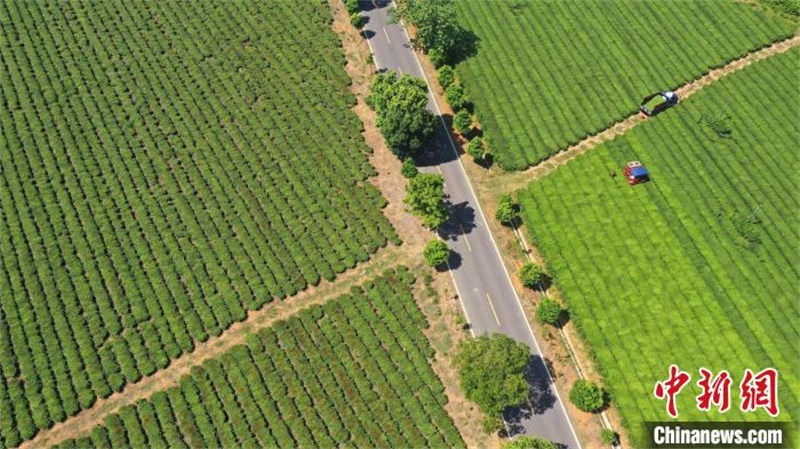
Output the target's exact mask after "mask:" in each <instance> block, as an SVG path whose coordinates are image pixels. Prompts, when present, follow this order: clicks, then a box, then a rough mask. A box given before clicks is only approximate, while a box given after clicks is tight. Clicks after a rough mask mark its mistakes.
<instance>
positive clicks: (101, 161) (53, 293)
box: [0, 2, 396, 447]
mask: <svg viewBox="0 0 800 449" xmlns="http://www.w3.org/2000/svg"><path fill="white" fill-rule="evenodd" d="M96 6H97V7H96V8H87V7H85V5H80V4H67V3H63V4H58V5H51V6H47V7H45V6H44V5H40V4H35V3H3V4H2V5H0V22H2V23H4V24H10V25H9V26H10V27H11V28H9V33H11V34H9V36H11V35H12V34H13V35H14V36H17V38H13V39H5V40H3V41H2V43H0V51H1V52H2V54H3V59H4V62H5V67H6V70H3V71H2V73H0V90H2V97H0V99H1V100H2V102H3V107H2V108H0V124H2V128H3V129H4V130H8V132H5V133H4V139H5V140H4V141H5V147H7V148H8V149H9V151H3V152H2V154H0V164H2V167H3V169H2V171H3V181H2V182H3V186H2V187H0V217H2V218H0V235H2V236H3V237H2V238H1V239H0V248H2V253H1V254H2V256H0V257H2V265H3V266H4V267H5V269H4V270H5V273H6V274H5V275H3V276H0V303H1V304H2V308H1V309H2V317H0V318H1V319H0V369H1V370H2V374H3V376H2V380H0V432H1V433H0V446H6V447H8V446H16V445H18V444H19V443H20V442H21V441H24V440H27V439H29V438H31V437H33V436H34V435H35V434H36V432H38V431H39V430H40V429H44V428H48V427H50V426H51V425H52V424H53V423H55V422H59V421H63V420H64V419H66V418H67V417H68V416H71V415H74V414H75V413H77V412H79V411H80V410H82V409H85V408H86V407H88V406H90V405H91V404H92V403H93V402H94V401H95V400H96V398H98V397H106V396H108V395H109V394H111V393H112V392H113V391H119V390H120V389H122V388H123V387H124V386H125V385H126V384H127V383H129V382H134V381H137V380H138V379H140V378H141V377H142V376H146V375H149V374H152V373H153V372H155V371H156V370H158V369H161V368H164V367H165V366H167V365H168V364H169V362H170V360H171V359H174V358H175V357H178V356H179V355H181V354H183V353H185V352H187V351H191V350H192V349H193V348H194V345H195V343H196V342H197V341H205V340H206V339H207V338H208V337H209V336H210V335H219V334H220V333H221V332H222V331H223V330H224V329H226V328H227V327H228V326H230V325H231V324H232V323H233V322H235V321H239V320H242V319H243V318H244V317H245V316H246V314H247V311H248V310H254V309H258V308H260V307H261V306H263V304H264V303H266V302H268V301H270V300H272V298H276V297H277V298H284V297H286V296H291V295H293V294H295V293H296V292H298V291H300V290H302V289H305V288H306V287H307V286H308V285H313V284H317V283H318V282H320V280H321V279H332V278H333V277H334V276H335V275H336V273H339V272H342V271H343V270H346V269H348V268H350V267H353V266H354V265H355V264H356V263H357V262H359V261H363V260H366V259H367V258H368V257H369V255H370V254H372V253H374V252H375V251H376V250H377V249H378V248H380V247H382V246H383V245H385V244H386V242H387V240H388V239H395V238H396V235H395V233H394V230H393V229H392V228H391V225H390V224H389V222H388V221H387V220H386V219H385V217H384V216H383V214H382V213H381V208H382V207H384V206H385V204H386V201H385V199H384V198H383V197H381V195H380V193H379V192H378V190H377V189H375V188H374V187H372V186H371V185H369V184H367V183H364V182H363V181H364V180H365V179H366V178H367V177H369V176H371V175H373V174H374V169H373V168H372V167H371V166H370V164H369V161H368V159H367V157H366V156H367V154H368V151H369V150H368V148H367V147H366V145H365V144H364V142H363V139H362V138H361V136H360V133H359V130H360V129H361V124H360V122H359V120H358V118H357V117H356V115H355V114H354V113H353V112H352V111H350V110H349V109H348V108H349V107H351V106H352V105H353V104H354V103H355V98H354V97H353V95H352V94H351V93H350V92H349V91H348V84H349V83H350V80H349V78H348V76H347V74H346V72H345V71H344V70H342V65H343V63H344V59H343V56H342V55H341V52H340V51H339V48H338V46H339V45H340V43H339V41H338V39H337V37H336V36H335V34H334V33H332V32H331V30H330V28H329V23H330V20H331V19H330V13H329V9H328V6H327V4H325V3H323V2H301V3H300V4H290V3H289V2H267V3H263V4H244V3H240V4H234V3H230V4H222V3H220V4H185V5H178V4H174V3H160V4H158V5H144V4H139V5H134V4H126V5H125V6H124V7H120V5H117V4H111V3H107V4H98V5H96ZM154 15H155V16H158V21H157V23H156V22H154V21H153V20H152V18H153V16H154ZM275 18H280V20H278V19H275ZM287 30H292V31H291V32H287ZM167 36H169V37H167ZM310 43H313V45H310ZM264 55H269V57H268V58H267V57H266V56H264Z"/></svg>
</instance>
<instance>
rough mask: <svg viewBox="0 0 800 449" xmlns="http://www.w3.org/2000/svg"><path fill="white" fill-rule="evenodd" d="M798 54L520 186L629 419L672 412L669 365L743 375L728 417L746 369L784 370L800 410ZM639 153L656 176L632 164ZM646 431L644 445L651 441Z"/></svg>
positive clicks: (795, 413) (527, 218) (788, 399)
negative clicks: (639, 179) (640, 176)
mask: <svg viewBox="0 0 800 449" xmlns="http://www.w3.org/2000/svg"><path fill="white" fill-rule="evenodd" d="M798 72H800V50H797V49H793V50H791V51H790V52H789V53H787V54H782V55H776V56H773V57H771V58H770V59H767V60H765V61H762V62H758V63H756V64H754V65H751V66H749V67H747V68H745V69H743V70H742V71H740V72H737V73H735V74H732V75H730V76H729V77H727V78H724V79H723V80H721V81H719V82H718V83H716V84H713V85H711V86H709V87H707V88H705V89H704V90H703V91H701V92H699V93H697V94H696V95H695V96H693V97H692V98H690V99H688V100H687V101H686V102H685V103H684V104H681V105H679V106H677V107H676V108H673V109H671V110H669V111H667V112H666V113H664V114H662V115H660V116H658V117H657V118H655V119H649V120H648V121H647V122H645V123H643V124H641V125H639V126H638V127H636V128H635V129H633V130H632V131H631V132H630V133H629V134H627V135H625V136H624V137H620V138H617V139H616V140H613V141H611V142H608V143H606V144H603V145H601V146H600V147H598V148H596V149H594V150H592V152H590V153H588V154H586V155H584V156H581V157H580V158H578V159H576V160H574V161H572V162H570V163H569V164H568V165H566V166H564V167H561V168H560V169H558V170H556V171H555V172H554V173H552V174H551V175H549V176H547V177H545V178H543V179H541V180H539V181H536V182H533V183H532V184H531V185H530V186H529V188H528V189H527V190H524V191H520V192H518V197H519V202H520V204H521V206H522V210H523V216H524V222H525V224H526V226H527V227H528V229H529V230H530V232H531V234H532V236H533V239H534V241H535V242H536V245H537V246H538V247H539V248H540V250H541V251H542V254H543V256H544V257H545V259H546V260H547V263H548V268H549V271H550V273H551V274H552V275H553V276H554V279H555V282H556V284H557V285H558V286H559V287H560V289H561V291H562V292H563V295H564V297H565V300H566V301H567V303H568V305H569V307H570V313H571V315H572V317H573V319H574V320H575V321H576V324H577V325H578V327H579V328H580V329H581V331H582V333H583V335H584V337H585V338H586V340H587V341H588V343H589V345H590V346H591V348H592V349H593V351H594V353H595V355H596V358H597V361H598V362H599V364H600V366H601V369H602V371H603V374H604V376H605V381H606V383H607V385H608V386H609V387H610V389H611V390H612V394H613V397H614V402H615V403H616V405H618V406H619V410H620V412H621V413H622V416H623V419H624V421H625V423H626V424H627V427H628V428H629V429H630V430H632V431H633V433H634V436H635V437H638V438H641V433H640V432H642V431H643V429H642V427H641V423H642V422H643V421H647V420H664V419H667V418H668V417H667V415H666V412H665V404H664V403H663V402H660V401H657V400H656V399H655V398H654V397H653V388H654V385H655V382H656V381H658V380H661V379H665V378H666V377H667V374H668V368H669V365H670V364H671V363H676V364H678V365H679V366H680V367H681V368H682V369H684V370H686V371H689V372H690V373H692V375H693V380H692V385H690V386H688V387H687V389H686V390H685V391H684V392H683V393H682V395H681V396H679V400H678V408H679V412H680V418H681V419H682V420H705V419H720V418H721V416H720V415H719V414H718V413H716V412H711V413H708V414H706V413H705V412H700V411H698V410H697V409H696V407H695V403H694V397H695V396H696V395H697V394H699V387H697V386H696V385H695V384H694V382H696V380H698V379H699V374H698V372H697V370H698V369H699V368H700V367H706V368H708V369H710V370H712V371H714V372H717V371H719V370H722V369H726V370H728V371H730V373H731V375H732V376H733V378H734V384H733V386H732V400H733V401H734V402H733V407H732V410H731V411H729V412H728V413H727V414H726V415H725V418H724V419H725V420H734V421H735V420H764V419H769V416H768V415H767V414H766V413H765V412H764V411H759V412H758V413H742V412H740V411H739V410H738V405H739V402H738V401H739V390H738V382H740V381H741V380H742V376H743V372H744V369H745V368H750V369H753V370H754V371H758V370H761V369H763V368H767V367H774V368H777V369H778V370H779V372H780V379H781V381H780V388H779V400H780V406H781V414H780V417H779V419H780V420H784V421H796V420H797V419H798V417H800V410H799V409H798V403H800V397H798V395H799V393H798V392H800V372H798V367H797V360H798V359H799V358H800V324H798V321H797V319H796V318H797V316H798V313H800V307H799V306H798V302H797V286H798V281H800V279H798V271H797V267H798V266H800V255H798V252H797V248H798V244H800V238H798V234H797V232H796V231H797V223H798V222H800V216H799V215H800V214H798V209H797V204H798V201H799V200H800V194H798V190H797V182H798V172H799V170H800V162H798V159H797V142H798V141H800V125H798V122H797V120H795V118H796V117H798V116H799V115H800V91H799V88H798V84H797V83H796V74H797V73H798ZM637 159H638V160H640V161H642V162H643V163H644V164H645V165H647V166H648V168H649V169H650V171H651V173H652V181H651V182H650V183H647V184H642V185H637V186H633V187H629V186H628V185H627V183H626V182H625V180H624V179H623V177H622V176H617V177H615V178H612V177H610V176H609V171H610V170H616V172H617V173H620V171H621V169H620V167H622V166H623V165H624V164H625V163H626V161H629V160H637ZM639 441H641V440H639Z"/></svg>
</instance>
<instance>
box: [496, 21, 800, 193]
mask: <svg viewBox="0 0 800 449" xmlns="http://www.w3.org/2000/svg"><path fill="white" fill-rule="evenodd" d="M798 45H800V36H797V35H796V36H794V37H792V38H789V39H786V40H783V41H780V42H778V43H775V44H773V45H770V46H769V47H765V48H762V49H761V50H758V51H755V52H753V53H748V54H747V55H745V56H743V57H741V58H739V59H736V60H734V61H731V62H730V63H728V64H726V65H724V66H722V67H720V68H718V69H714V70H712V71H710V72H708V73H707V74H705V75H703V76H702V77H700V78H698V79H696V80H694V81H692V82H690V83H688V84H684V85H683V86H681V87H680V88H678V89H677V90H676V91H675V92H676V93H677V94H678V97H679V98H680V99H681V101H684V100H686V98H688V97H690V96H692V95H693V94H695V93H696V92H698V91H699V90H700V89H702V88H704V87H706V86H708V85H709V84H711V83H713V82H714V81H717V80H719V79H720V78H723V77H725V76H727V75H730V74H731V73H734V72H737V71H739V70H741V69H743V68H745V67H747V66H748V65H750V64H752V63H754V62H756V61H760V60H762V59H765V58H768V57H770V56H772V55H775V54H778V53H784V52H786V51H788V50H789V49H790V48H793V47H797V46H798ZM645 120H646V119H645V118H643V117H642V116H641V115H640V114H638V113H637V114H634V115H631V116H629V117H628V118H626V119H624V120H622V121H620V122H617V123H616V124H614V125H613V126H611V127H609V128H606V129H605V130H604V131H601V132H600V133H598V134H595V135H593V136H589V137H587V138H586V139H584V140H582V141H580V142H578V143H576V144H575V145H572V146H570V147H568V148H567V149H566V150H564V151H561V152H559V153H557V154H555V155H553V156H551V157H549V158H548V159H545V160H544V161H542V162H540V163H539V164H536V165H534V166H532V167H530V168H528V169H527V170H524V171H521V172H513V173H501V174H498V175H496V176H495V177H496V178H499V182H498V183H497V184H501V185H502V186H503V189H504V190H505V191H506V192H509V191H514V190H518V189H521V188H524V187H525V186H526V185H528V183H529V182H530V181H531V180H533V179H536V178H541V177H542V176H546V175H547V174H549V173H550V172H552V171H553V170H555V169H557V168H558V167H560V166H562V165H564V164H566V163H567V162H569V161H571V160H572V159H575V158H576V157H578V156H580V155H581V154H583V153H585V152H587V151H589V150H591V149H592V148H595V147H596V146H598V145H600V144H601V143H603V142H605V141H608V140H611V139H614V138H615V137H617V136H620V135H622V134H624V133H626V132H628V131H630V130H631V129H632V128H633V127H634V126H636V125H638V124H639V123H642V122H644V121H645Z"/></svg>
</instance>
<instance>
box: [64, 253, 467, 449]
mask: <svg viewBox="0 0 800 449" xmlns="http://www.w3.org/2000/svg"><path fill="white" fill-rule="evenodd" d="M413 282H414V278H413V276H412V275H411V274H410V273H409V272H408V271H407V270H405V269H404V268H402V267H401V268H399V269H398V270H396V271H391V272H390V273H384V277H381V278H378V279H376V280H375V281H371V282H367V284H366V289H356V290H354V291H353V292H352V293H351V294H350V295H349V296H347V297H342V298H339V299H336V300H334V301H331V302H328V303H326V304H325V305H324V306H313V307H312V308H310V309H308V310H305V311H303V312H300V313H299V314H297V315H295V316H293V317H292V318H290V319H288V320H286V321H282V322H278V323H276V324H275V325H273V326H272V327H271V328H269V329H266V330H262V331H260V332H258V333H257V334H253V335H250V338H249V340H248V342H247V344H246V345H241V346H237V347H235V348H234V349H232V350H230V351H229V352H227V353H226V354H224V355H223V356H222V357H221V358H220V359H219V360H212V361H210V362H206V363H204V364H203V365H202V367H196V368H194V369H193V371H192V374H191V375H189V376H185V377H184V378H182V379H181V381H180V386H179V387H173V388H170V389H168V390H166V391H164V392H159V393H156V394H154V395H153V397H151V398H149V399H148V400H140V401H139V402H137V403H136V404H135V405H132V406H126V407H124V408H122V409H121V410H120V411H119V413H117V414H113V415H109V416H108V417H107V418H106V420H105V425H104V426H101V427H97V428H95V429H94V430H93V431H92V432H91V434H90V435H86V436H84V437H82V438H79V439H78V440H69V441H66V442H63V443H62V444H60V447H62V448H72V447H75V448H89V447H95V448H124V447H149V448H166V447H169V448H180V447H187V446H188V447H203V448H207V447H230V448H234V447H243V448H256V447H282V448H283V447H286V448H290V447H327V448H330V447H436V448H444V447H449V448H452V447H463V446H464V443H463V441H462V440H461V436H460V435H459V433H458V430H457V429H456V428H455V426H454V425H453V422H452V420H451V419H450V417H449V416H448V415H447V413H446V412H445V410H444V408H443V405H444V404H445V403H446V402H447V398H446V397H445V395H444V387H443V386H442V383H441V381H439V378H438V377H436V374H434V372H433V370H432V369H431V367H430V365H429V363H428V359H429V358H430V357H431V356H432V355H433V349H432V348H431V347H430V345H429V343H428V340H427V339H426V337H425V335H424V334H423V333H422V332H421V329H422V328H424V327H425V326H426V325H427V324H426V320H425V317H424V316H423V315H422V312H421V311H420V309H419V307H418V306H417V305H416V302H415V301H414V298H413V296H412V294H411V292H410V290H409V285H410V284H412V283H413Z"/></svg>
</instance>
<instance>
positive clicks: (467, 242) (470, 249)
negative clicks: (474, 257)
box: [458, 225, 472, 252]
mask: <svg viewBox="0 0 800 449" xmlns="http://www.w3.org/2000/svg"><path fill="white" fill-rule="evenodd" d="M458 227H459V228H461V235H463V236H464V242H466V244H467V249H468V250H469V252H472V246H470V244H469V239H468V238H467V233H466V232H464V227H463V226H461V225H458Z"/></svg>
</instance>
